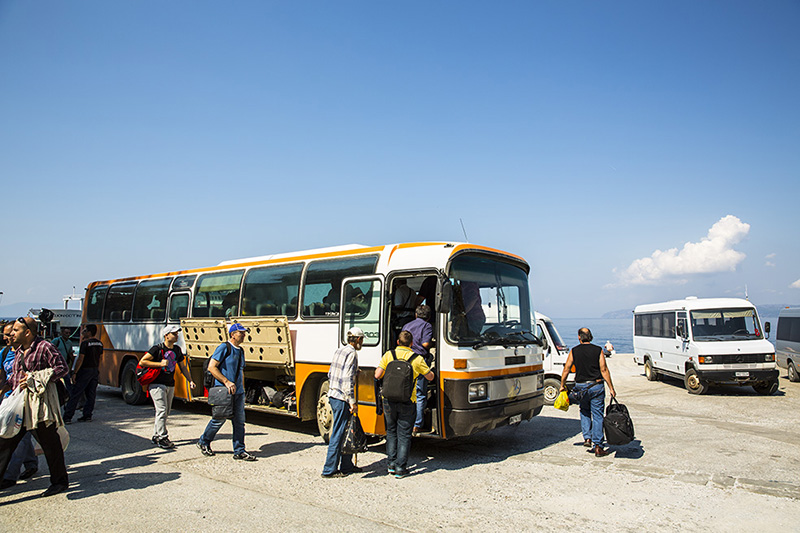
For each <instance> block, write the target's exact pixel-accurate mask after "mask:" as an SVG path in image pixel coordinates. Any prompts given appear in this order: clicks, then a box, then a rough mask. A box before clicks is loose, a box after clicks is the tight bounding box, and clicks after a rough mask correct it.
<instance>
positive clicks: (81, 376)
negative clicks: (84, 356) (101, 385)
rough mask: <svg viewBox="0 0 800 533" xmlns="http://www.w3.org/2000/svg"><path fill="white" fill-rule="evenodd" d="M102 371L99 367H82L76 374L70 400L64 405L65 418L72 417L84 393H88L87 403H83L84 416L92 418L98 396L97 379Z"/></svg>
mask: <svg viewBox="0 0 800 533" xmlns="http://www.w3.org/2000/svg"><path fill="white" fill-rule="evenodd" d="M99 376H100V371H99V370H98V369H97V368H81V369H80V370H78V373H77V374H75V382H74V383H73V384H72V390H70V392H69V401H68V402H67V405H65V406H64V418H65V419H66V420H70V419H72V416H73V415H74V414H75V409H76V408H77V407H78V400H80V399H81V395H82V394H84V393H85V394H86V403H85V404H83V416H84V417H85V418H92V413H93V412H94V400H95V398H96V397H97V379H98V377H99Z"/></svg>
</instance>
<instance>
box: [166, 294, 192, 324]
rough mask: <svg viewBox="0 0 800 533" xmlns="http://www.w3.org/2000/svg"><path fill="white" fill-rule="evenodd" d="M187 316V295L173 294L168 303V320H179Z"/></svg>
mask: <svg viewBox="0 0 800 533" xmlns="http://www.w3.org/2000/svg"><path fill="white" fill-rule="evenodd" d="M187 316H189V295H188V294H174V295H172V299H171V300H170V303H169V319H170V320H180V319H181V318H185V317H187Z"/></svg>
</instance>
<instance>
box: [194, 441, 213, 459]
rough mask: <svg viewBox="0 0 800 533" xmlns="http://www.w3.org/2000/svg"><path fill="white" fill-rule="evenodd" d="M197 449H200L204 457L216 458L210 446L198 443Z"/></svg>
mask: <svg viewBox="0 0 800 533" xmlns="http://www.w3.org/2000/svg"><path fill="white" fill-rule="evenodd" d="M197 447H198V448H200V451H201V452H202V453H203V455H207V456H209V457H214V450H212V449H211V446H210V445H208V444H203V443H202V442H200V441H197Z"/></svg>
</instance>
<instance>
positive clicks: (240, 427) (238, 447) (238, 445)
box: [200, 393, 245, 453]
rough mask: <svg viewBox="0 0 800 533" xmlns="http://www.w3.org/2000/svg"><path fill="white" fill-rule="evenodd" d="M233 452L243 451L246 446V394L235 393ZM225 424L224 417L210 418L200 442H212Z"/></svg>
mask: <svg viewBox="0 0 800 533" xmlns="http://www.w3.org/2000/svg"><path fill="white" fill-rule="evenodd" d="M231 422H233V453H242V452H244V451H245V448H244V394H243V393H242V394H234V395H233V420H232V421H231ZM224 424H225V419H224V418H219V419H218V418H212V419H211V420H209V422H208V425H207V426H206V430H205V431H203V435H202V436H201V437H200V444H204V445H206V446H208V445H210V444H211V441H213V440H214V437H216V436H217V431H219V429H220V428H221V427H222V426H223V425H224Z"/></svg>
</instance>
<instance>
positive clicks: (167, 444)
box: [156, 437, 175, 450]
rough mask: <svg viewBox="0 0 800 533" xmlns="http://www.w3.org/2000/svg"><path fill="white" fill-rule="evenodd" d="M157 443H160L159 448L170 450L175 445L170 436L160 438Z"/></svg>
mask: <svg viewBox="0 0 800 533" xmlns="http://www.w3.org/2000/svg"><path fill="white" fill-rule="evenodd" d="M156 444H158V447H159V448H164V449H165V450H169V449H172V448H174V447H175V443H174V442H172V441H171V440H169V437H164V438H162V439H158V442H157V443H156Z"/></svg>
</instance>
